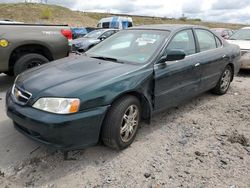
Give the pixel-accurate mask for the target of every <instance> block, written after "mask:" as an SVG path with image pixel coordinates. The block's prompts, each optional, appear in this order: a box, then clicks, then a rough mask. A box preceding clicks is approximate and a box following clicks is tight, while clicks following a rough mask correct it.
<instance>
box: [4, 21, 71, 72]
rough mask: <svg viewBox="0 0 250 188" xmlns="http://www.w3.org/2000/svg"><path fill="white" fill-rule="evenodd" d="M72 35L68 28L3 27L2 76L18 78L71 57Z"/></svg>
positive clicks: (63, 26) (37, 26) (18, 25)
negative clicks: (29, 69)
mask: <svg viewBox="0 0 250 188" xmlns="http://www.w3.org/2000/svg"><path fill="white" fill-rule="evenodd" d="M71 39H72V33H71V31H70V30H69V27H68V26H65V25H36V24H11V23H9V24H4V23H2V24H0V73H6V74H8V75H15V76H16V75H18V74H19V73H21V72H23V71H24V70H26V69H28V68H32V67H35V66H38V65H41V64H44V63H47V62H49V61H52V60H56V59H60V58H63V57H66V56H68V53H69V47H68V40H71Z"/></svg>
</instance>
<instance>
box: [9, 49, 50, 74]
mask: <svg viewBox="0 0 250 188" xmlns="http://www.w3.org/2000/svg"><path fill="white" fill-rule="evenodd" d="M48 62H49V60H48V59H47V58H46V57H44V56H42V55H40V54H36V53H31V54H25V55H23V56H21V57H20V58H19V59H18V60H17V61H16V63H15V65H14V75H15V76H17V75H18V74H20V73H21V72H23V71H25V70H27V69H30V68H33V67H36V66H39V65H42V64H45V63H48Z"/></svg>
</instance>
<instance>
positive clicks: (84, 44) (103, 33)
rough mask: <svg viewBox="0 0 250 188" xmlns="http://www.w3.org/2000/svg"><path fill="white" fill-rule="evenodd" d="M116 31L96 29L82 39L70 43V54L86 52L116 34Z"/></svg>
mask: <svg viewBox="0 0 250 188" xmlns="http://www.w3.org/2000/svg"><path fill="white" fill-rule="evenodd" d="M117 31H118V30H117V29H98V30H94V31H92V32H90V33H88V34H86V35H85V36H84V37H82V38H78V39H75V40H73V41H71V42H70V46H71V52H80V53H82V52H86V51H87V50H88V49H90V48H92V47H93V46H95V45H96V44H98V43H99V42H101V41H103V40H105V39H106V38H108V37H110V36H111V35H113V34H114V33H116V32H117Z"/></svg>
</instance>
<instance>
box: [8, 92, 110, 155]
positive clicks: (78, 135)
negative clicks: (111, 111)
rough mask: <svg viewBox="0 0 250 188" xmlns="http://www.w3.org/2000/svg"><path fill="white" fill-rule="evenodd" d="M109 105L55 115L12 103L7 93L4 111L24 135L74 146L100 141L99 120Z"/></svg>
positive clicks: (56, 145) (57, 145)
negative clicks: (69, 113) (70, 113)
mask: <svg viewBox="0 0 250 188" xmlns="http://www.w3.org/2000/svg"><path fill="white" fill-rule="evenodd" d="M107 109H108V106H105V107H99V108H95V109H91V110H88V111H84V112H79V113H76V114H72V115H57V114H52V113H47V112H43V111H40V110H37V109H34V108H32V107H27V106H19V105H18V104H15V103H14V102H13V100H12V97H11V96H10V95H9V94H8V93H7V96H6V110H7V115H8V116H9V117H10V118H11V119H12V120H13V122H14V126H15V128H16V129H17V130H18V131H20V132H21V133H23V134H24V135H26V136H27V137H29V138H31V139H33V140H35V141H38V142H40V143H43V144H45V145H47V146H49V147H52V148H56V149H61V150H73V149H80V148H85V147H87V146H90V145H95V144H96V143H97V142H98V141H99V134H100V130H101V125H102V121H103V119H104V116H105V114H106V111H107Z"/></svg>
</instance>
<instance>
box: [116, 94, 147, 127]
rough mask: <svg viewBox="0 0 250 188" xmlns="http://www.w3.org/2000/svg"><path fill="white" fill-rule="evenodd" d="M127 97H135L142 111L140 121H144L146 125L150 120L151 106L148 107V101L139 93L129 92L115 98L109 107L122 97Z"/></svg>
mask: <svg viewBox="0 0 250 188" xmlns="http://www.w3.org/2000/svg"><path fill="white" fill-rule="evenodd" d="M127 95H132V96H135V97H136V98H137V99H138V100H139V101H140V104H141V110H142V120H145V121H146V122H147V123H149V122H150V118H151V105H150V102H149V101H148V99H147V98H146V97H145V96H144V95H143V94H141V93H139V92H136V91H131V92H127V93H123V94H122V95H119V96H118V97H116V99H115V100H114V101H113V102H112V103H111V106H112V104H113V103H115V102H116V101H117V100H118V99H120V98H122V97H124V96H127Z"/></svg>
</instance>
